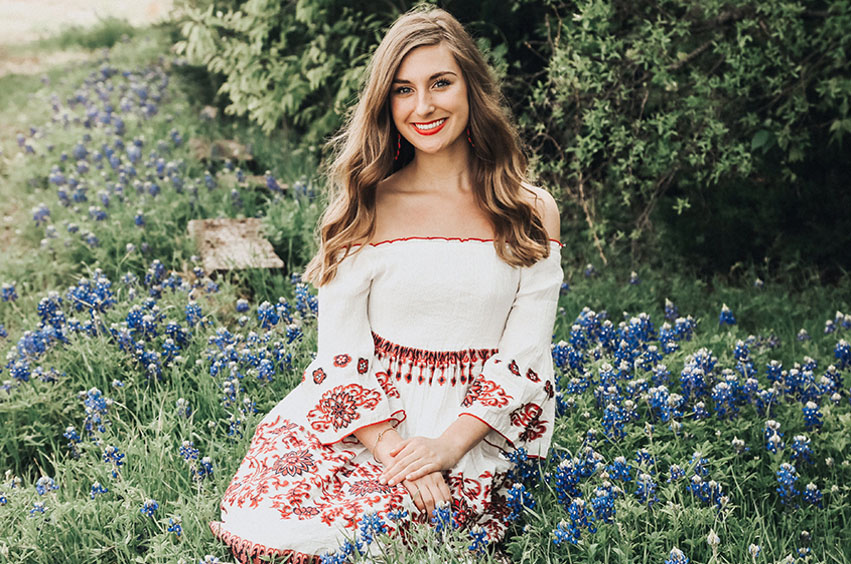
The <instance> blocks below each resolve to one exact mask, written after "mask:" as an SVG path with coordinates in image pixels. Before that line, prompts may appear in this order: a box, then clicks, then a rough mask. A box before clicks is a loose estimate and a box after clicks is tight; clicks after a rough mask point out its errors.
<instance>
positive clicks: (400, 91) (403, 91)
mask: <svg viewBox="0 0 851 564" xmlns="http://www.w3.org/2000/svg"><path fill="white" fill-rule="evenodd" d="M410 90H411V89H410V88H408V87H407V86H400V87H399V88H397V89H396V94H407V93H408V92H409V91H410Z"/></svg>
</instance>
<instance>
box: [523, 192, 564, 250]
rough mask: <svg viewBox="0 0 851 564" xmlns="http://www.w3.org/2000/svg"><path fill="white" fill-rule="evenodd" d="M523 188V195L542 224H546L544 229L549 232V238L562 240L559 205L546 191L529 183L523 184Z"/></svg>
mask: <svg viewBox="0 0 851 564" xmlns="http://www.w3.org/2000/svg"><path fill="white" fill-rule="evenodd" d="M521 186H522V187H523V191H522V194H523V195H524V197H525V198H526V199H527V201H528V202H529V204H530V205H532V206H533V207H534V208H535V209H536V210H537V211H538V215H539V216H540V217H541V222H542V223H543V224H544V229H546V230H547V236H548V237H549V238H550V239H555V240H556V241H560V240H561V218H560V216H559V209H558V203H557V202H556V200H555V198H554V197H553V195H552V194H550V193H549V192H548V191H547V190H546V189H544V188H542V187H540V186H535V185H533V184H530V183H528V182H523V183H522V184H521Z"/></svg>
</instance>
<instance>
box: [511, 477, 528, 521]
mask: <svg viewBox="0 0 851 564" xmlns="http://www.w3.org/2000/svg"><path fill="white" fill-rule="evenodd" d="M507 505H508V507H509V509H510V510H511V512H510V513H509V514H508V515H507V516H506V519H507V520H508V521H516V520H517V518H518V517H519V516H520V514H521V513H522V512H523V510H524V509H534V507H535V499H534V498H533V497H532V494H530V493H529V492H527V491H526V486H524V485H523V484H520V483H515V484H514V485H513V486H511V488H510V489H509V490H508V500H507Z"/></svg>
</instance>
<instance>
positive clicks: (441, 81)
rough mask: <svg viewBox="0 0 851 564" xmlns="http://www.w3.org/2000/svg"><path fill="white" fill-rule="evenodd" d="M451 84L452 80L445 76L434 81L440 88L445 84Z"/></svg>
mask: <svg viewBox="0 0 851 564" xmlns="http://www.w3.org/2000/svg"><path fill="white" fill-rule="evenodd" d="M450 84H451V82H449V81H448V80H446V79H445V78H441V79H440V80H438V81H437V82H435V83H434V85H435V86H437V87H438V88H443V87H444V86H449V85H450Z"/></svg>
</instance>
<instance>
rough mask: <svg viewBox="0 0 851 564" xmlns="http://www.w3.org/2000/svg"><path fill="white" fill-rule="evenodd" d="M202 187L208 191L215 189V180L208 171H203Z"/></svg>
mask: <svg viewBox="0 0 851 564" xmlns="http://www.w3.org/2000/svg"><path fill="white" fill-rule="evenodd" d="M204 185H205V186H207V189H208V190H213V189H214V188H215V187H216V179H215V178H214V177H213V174H212V173H211V172H210V171H209V170H207V171H204Z"/></svg>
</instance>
